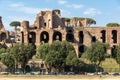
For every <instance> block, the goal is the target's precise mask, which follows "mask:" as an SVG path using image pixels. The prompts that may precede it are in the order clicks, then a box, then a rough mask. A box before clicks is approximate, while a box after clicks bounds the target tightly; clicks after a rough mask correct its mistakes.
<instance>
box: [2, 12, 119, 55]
mask: <svg viewBox="0 0 120 80" xmlns="http://www.w3.org/2000/svg"><path fill="white" fill-rule="evenodd" d="M0 22H1V19H0ZM86 22H87V20H83V21H79V20H75V19H74V18H73V19H70V21H69V22H68V21H66V20H65V18H62V17H61V13H60V10H52V11H41V12H40V13H38V14H37V17H36V20H35V22H34V24H33V25H29V21H23V22H21V32H20V41H21V43H26V44H27V43H32V44H34V45H35V46H36V47H37V46H39V45H41V44H43V43H50V44H51V43H52V42H53V41H55V40H59V41H68V42H71V44H72V45H73V46H74V48H75V51H76V54H77V56H78V57H79V56H80V55H81V54H82V53H83V52H84V51H85V50H86V47H87V46H90V44H91V43H92V42H96V41H101V42H103V43H108V44H110V47H111V48H110V49H109V50H108V53H109V54H111V55H112V52H113V50H114V48H115V47H116V45H118V44H119V43H120V27H99V26H98V27H89V26H87V25H86ZM1 26H3V25H2V24H0V40H4V38H8V33H7V32H6V31H4V29H3V28H2V27H1Z"/></svg>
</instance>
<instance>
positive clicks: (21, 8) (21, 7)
mask: <svg viewBox="0 0 120 80" xmlns="http://www.w3.org/2000/svg"><path fill="white" fill-rule="evenodd" d="M9 6H10V7H11V8H13V9H14V10H16V11H21V12H24V13H27V14H36V13H38V12H39V11H42V10H50V9H49V8H34V7H27V6H25V5H23V4H21V3H13V4H10V5H9Z"/></svg>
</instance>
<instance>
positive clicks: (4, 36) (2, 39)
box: [1, 33, 7, 41]
mask: <svg viewBox="0 0 120 80" xmlns="http://www.w3.org/2000/svg"><path fill="white" fill-rule="evenodd" d="M6 37H7V36H6V33H1V41H4V40H6Z"/></svg>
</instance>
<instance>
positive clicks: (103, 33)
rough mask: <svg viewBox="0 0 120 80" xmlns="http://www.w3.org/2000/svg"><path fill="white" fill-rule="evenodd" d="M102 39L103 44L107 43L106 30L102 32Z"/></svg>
mask: <svg viewBox="0 0 120 80" xmlns="http://www.w3.org/2000/svg"><path fill="white" fill-rule="evenodd" d="M101 35H102V36H101V39H102V42H103V43H105V42H106V31H105V30H102V31H101Z"/></svg>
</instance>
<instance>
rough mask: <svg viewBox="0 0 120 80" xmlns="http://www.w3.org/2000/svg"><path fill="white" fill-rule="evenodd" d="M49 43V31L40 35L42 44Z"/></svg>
mask: <svg viewBox="0 0 120 80" xmlns="http://www.w3.org/2000/svg"><path fill="white" fill-rule="evenodd" d="M48 41H49V33H48V32H47V31H43V32H41V34H40V42H44V43H48Z"/></svg>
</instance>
